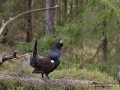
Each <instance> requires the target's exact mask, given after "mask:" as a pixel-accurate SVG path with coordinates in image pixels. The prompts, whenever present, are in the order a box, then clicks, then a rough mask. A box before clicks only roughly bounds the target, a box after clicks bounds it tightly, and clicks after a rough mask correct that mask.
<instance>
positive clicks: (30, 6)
mask: <svg viewBox="0 0 120 90" xmlns="http://www.w3.org/2000/svg"><path fill="white" fill-rule="evenodd" d="M32 9H33V0H28V10H32ZM27 21H28V26H29V28H28V29H27V36H26V42H31V41H32V39H33V13H32V12H31V13H29V14H28V16H27Z"/></svg>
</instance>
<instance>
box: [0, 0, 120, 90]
mask: <svg viewBox="0 0 120 90" xmlns="http://www.w3.org/2000/svg"><path fill="white" fill-rule="evenodd" d="M56 5H61V6H60V7H56V8H55V9H50V10H42V11H36V12H31V13H28V14H24V15H22V16H21V17H19V18H17V19H15V20H14V21H12V22H11V23H9V24H8V25H7V26H6V27H5V28H4V30H3V32H2V34H1V36H0V52H1V55H2V53H3V52H7V54H9V53H11V52H13V51H14V50H15V49H17V50H18V51H19V54H25V53H31V52H32V51H33V46H34V41H35V40H36V39H38V46H39V47H38V53H39V55H41V56H44V57H45V56H46V55H47V54H48V52H49V51H50V50H51V48H52V45H53V43H54V42H56V41H59V40H63V43H64V46H63V48H62V60H61V64H60V66H59V67H58V69H57V70H56V71H54V72H53V73H51V74H50V75H51V77H54V78H62V77H67V78H70V79H88V80H96V81H100V82H104V83H111V84H113V85H116V84H117V75H118V71H119V64H120V60H119V59H120V47H119V46H120V30H119V29H120V0H46V1H44V0H0V21H1V22H0V25H1V26H2V25H3V22H6V21H8V20H10V19H11V18H14V16H16V15H18V14H20V13H22V12H25V11H29V10H34V9H40V8H50V7H55V6H56ZM9 63H10V64H9ZM13 63H14V62H9V61H8V62H6V63H5V64H3V65H2V66H1V69H0V71H1V72H6V73H13V71H14V72H16V73H21V74H26V75H31V71H30V70H29V71H27V70H26V69H25V67H24V68H23V70H21V71H19V72H18V70H13V68H15V67H17V65H16V66H14V65H13ZM6 66H10V67H11V71H10V72H9V70H8V71H7V70H5V69H6V68H5V67H6ZM71 71H72V72H71ZM9 88H10V87H9ZM12 88H13V87H12ZM86 90H88V89H86ZM112 90H116V87H114V88H112Z"/></svg>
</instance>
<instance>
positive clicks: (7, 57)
mask: <svg viewBox="0 0 120 90" xmlns="http://www.w3.org/2000/svg"><path fill="white" fill-rule="evenodd" d="M17 52H18V51H17V50H15V51H14V53H13V55H9V56H7V55H5V54H4V55H3V57H2V61H1V62H0V65H1V64H3V62H5V61H7V60H10V59H13V58H16V54H17Z"/></svg>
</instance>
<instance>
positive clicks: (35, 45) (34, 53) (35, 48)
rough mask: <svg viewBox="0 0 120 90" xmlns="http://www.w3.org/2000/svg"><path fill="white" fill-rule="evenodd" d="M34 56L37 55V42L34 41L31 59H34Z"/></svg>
mask: <svg viewBox="0 0 120 90" xmlns="http://www.w3.org/2000/svg"><path fill="white" fill-rule="evenodd" d="M36 55H37V40H36V41H35V44H34V50H33V57H34V58H36Z"/></svg>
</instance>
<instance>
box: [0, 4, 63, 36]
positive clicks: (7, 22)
mask: <svg viewBox="0 0 120 90" xmlns="http://www.w3.org/2000/svg"><path fill="white" fill-rule="evenodd" d="M62 5H63V4H60V5H56V6H54V7H50V8H42V9H33V10H29V11H25V12H23V13H20V14H18V15H16V16H15V17H12V18H11V17H10V19H9V20H8V21H6V22H5V23H4V22H3V21H4V20H2V26H1V28H0V35H1V33H2V31H3V30H4V28H5V26H7V25H8V24H9V23H10V22H12V21H13V20H15V19H17V18H18V17H20V16H22V15H24V14H27V13H31V12H36V11H43V10H49V9H55V8H58V7H60V6H62Z"/></svg>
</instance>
